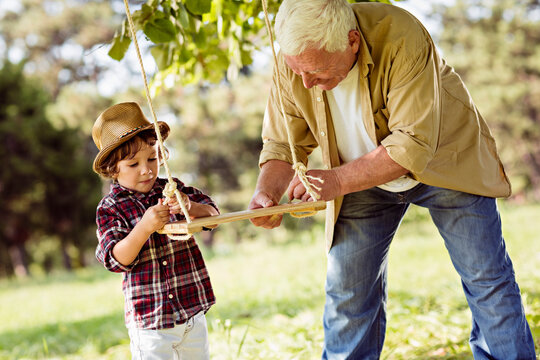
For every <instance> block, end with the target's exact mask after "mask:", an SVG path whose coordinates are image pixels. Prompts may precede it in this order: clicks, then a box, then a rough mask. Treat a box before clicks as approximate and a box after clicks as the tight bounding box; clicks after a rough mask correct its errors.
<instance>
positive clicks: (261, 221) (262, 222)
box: [248, 191, 283, 229]
mask: <svg viewBox="0 0 540 360" xmlns="http://www.w3.org/2000/svg"><path fill="white" fill-rule="evenodd" d="M278 203H279V200H278V201H275V202H274V201H273V200H272V199H271V198H270V196H269V195H268V194H266V193H265V192H262V191H257V192H255V194H254V195H253V197H252V198H251V201H250V203H249V206H248V209H250V210H251V209H260V208H266V207H270V206H274V205H278ZM282 219H283V215H278V214H276V215H272V216H262V217H257V218H253V219H250V221H251V222H252V223H253V225H255V226H260V227H263V228H265V229H273V228H275V227H278V226H279V225H281V220H282Z"/></svg>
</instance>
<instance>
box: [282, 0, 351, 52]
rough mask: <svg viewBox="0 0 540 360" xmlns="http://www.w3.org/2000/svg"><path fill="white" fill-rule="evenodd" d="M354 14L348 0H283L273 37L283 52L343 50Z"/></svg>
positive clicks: (345, 46) (346, 43)
mask: <svg viewBox="0 0 540 360" xmlns="http://www.w3.org/2000/svg"><path fill="white" fill-rule="evenodd" d="M354 29H356V17H355V16H354V12H353V10H352V8H351V5H350V4H349V3H348V2H347V0H284V1H283V3H282V4H281V6H280V7H279V10H278V12H277V14H276V21H275V32H276V40H277V42H278V44H279V47H280V50H281V52H282V53H284V54H286V55H290V56H297V55H299V54H301V53H302V52H304V51H305V50H306V49H322V50H326V51H328V52H331V53H332V52H338V51H344V50H345V49H346V48H347V45H348V34H349V31H350V30H354Z"/></svg>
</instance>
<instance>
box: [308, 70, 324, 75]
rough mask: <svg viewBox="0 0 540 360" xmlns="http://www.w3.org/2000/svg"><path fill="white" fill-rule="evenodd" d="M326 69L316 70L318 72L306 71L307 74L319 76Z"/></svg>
mask: <svg viewBox="0 0 540 360" xmlns="http://www.w3.org/2000/svg"><path fill="white" fill-rule="evenodd" d="M324 70H325V69H316V70H310V71H304V72H305V73H306V74H317V73H320V72H323V71H324Z"/></svg>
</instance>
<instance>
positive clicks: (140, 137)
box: [96, 129, 169, 179]
mask: <svg viewBox="0 0 540 360" xmlns="http://www.w3.org/2000/svg"><path fill="white" fill-rule="evenodd" d="M167 135H168V129H167V131H166V133H165V134H164V133H163V131H161V136H162V137H167ZM156 142H157V135H156V132H155V131H154V129H148V130H144V131H141V132H139V133H137V135H135V136H134V137H132V138H131V139H129V140H128V141H126V142H124V143H123V144H121V145H120V146H118V147H117V148H115V149H114V150H113V151H111V153H110V154H109V155H108V156H107V157H106V158H105V160H103V161H102V162H101V163H100V164H99V166H98V167H97V169H96V170H97V172H98V173H99V174H100V175H101V176H103V177H105V178H109V179H115V178H116V175H117V174H118V162H119V161H121V160H125V159H131V158H132V157H134V156H135V154H136V153H137V152H138V151H140V150H141V149H142V148H143V146H144V145H148V146H154V145H155V144H156ZM164 150H165V159H167V158H168V157H169V150H168V149H167V148H165V147H164ZM158 159H159V160H160V162H161V161H162V160H163V158H162V156H161V151H159V149H158Z"/></svg>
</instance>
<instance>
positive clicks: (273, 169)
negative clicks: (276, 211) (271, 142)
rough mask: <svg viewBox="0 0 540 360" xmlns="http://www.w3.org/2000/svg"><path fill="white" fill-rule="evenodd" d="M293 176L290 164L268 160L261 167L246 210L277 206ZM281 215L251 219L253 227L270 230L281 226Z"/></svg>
mask: <svg viewBox="0 0 540 360" xmlns="http://www.w3.org/2000/svg"><path fill="white" fill-rule="evenodd" d="M293 175H294V170H293V169H292V168H291V164H289V163H288V162H285V161H281V160H270V161H267V162H265V163H264V164H263V165H262V167H261V172H260V173H259V178H258V179H257V186H256V187H255V193H254V194H253V197H252V198H251V201H250V203H249V206H248V209H259V208H265V207H270V206H274V205H278V204H279V200H280V199H281V196H282V195H283V193H284V192H285V190H286V189H287V186H288V185H289V182H290V181H291V179H292V177H293ZM282 218H283V216H282V215H273V216H264V217H258V218H254V219H251V222H252V223H253V224H254V225H255V226H261V227H263V228H266V229H272V228H274V227H277V226H279V225H280V224H281V219H282Z"/></svg>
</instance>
